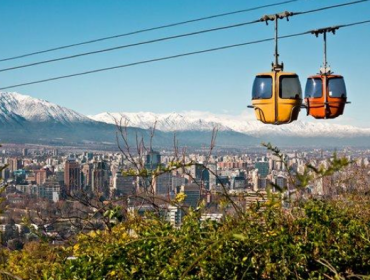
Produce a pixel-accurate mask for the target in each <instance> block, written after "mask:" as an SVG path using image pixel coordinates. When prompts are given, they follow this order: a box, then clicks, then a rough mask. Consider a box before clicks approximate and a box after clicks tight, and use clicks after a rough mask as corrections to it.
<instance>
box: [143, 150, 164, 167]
mask: <svg viewBox="0 0 370 280" xmlns="http://www.w3.org/2000/svg"><path fill="white" fill-rule="evenodd" d="M160 164H161V154H160V153H159V152H156V151H153V150H150V152H148V153H147V155H146V159H145V168H147V169H156V168H157V167H158V166H159V165H160Z"/></svg>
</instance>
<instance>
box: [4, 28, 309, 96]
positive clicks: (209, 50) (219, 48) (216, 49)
mask: <svg viewBox="0 0 370 280" xmlns="http://www.w3.org/2000/svg"><path fill="white" fill-rule="evenodd" d="M304 34H307V32H302V33H297V34H292V35H286V36H281V37H279V39H284V38H289V37H295V36H300V35H304ZM274 39H275V38H267V39H262V40H257V41H251V42H246V43H240V44H234V45H227V46H222V47H217V48H212V49H206V50H201V51H195V52H189V53H183V54H177V55H171V56H166V57H161V58H154V59H150V60H143V61H138V62H133V63H129V64H123V65H117V66H112V67H106V68H100V69H95V70H91V71H86V72H80V73H75V74H70V75H65V76H59V77H53V78H48V79H44V80H38V81H34V82H28V83H22V84H17V85H12V86H6V87H2V88H0V90H4V89H9V88H14V87H20V86H26V85H33V84H39V83H45V82H49V81H55V80H60V79H65V78H71V77H76V76H82V75H88V74H92V73H97V72H103V71H108V70H113V69H118V68H126V67H132V66H136V65H140V64H147V63H153V62H158V61H163V60H169V59H174V58H179V57H184V56H190V55H196V54H202V53H208V52H215V51H220V50H225V49H231V48H236V47H241V46H245V45H252V44H258V43H263V42H268V41H272V40H274Z"/></svg>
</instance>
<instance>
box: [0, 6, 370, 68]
mask: <svg viewBox="0 0 370 280" xmlns="http://www.w3.org/2000/svg"><path fill="white" fill-rule="evenodd" d="M368 1H370V0H357V1H353V2H347V3H343V4H338V5H333V6H327V7H322V8H320V9H314V10H308V11H304V12H293V13H292V16H294V15H302V14H306V13H311V12H319V11H323V10H328V9H334V8H339V7H342V6H348V5H354V4H359V3H363V2H368ZM261 21H263V20H262V19H261V18H260V19H257V20H252V21H248V22H242V23H238V24H233V25H227V26H220V27H216V28H211V29H205V30H200V31H195V32H190V33H184V34H179V35H174V36H169V37H162V38H158V39H153V40H149V41H142V42H137V43H132V44H127V45H120V46H116V47H112V48H106V49H100V50H96V51H90V52H85V53H79V54H75V55H70V56H64V57H59V58H54V59H48V60H42V61H38V62H33V63H29V64H23V65H19V66H14V67H8V68H3V69H0V72H6V71H12V70H16V69H21V68H27V67H32V66H37V65H41V64H47V63H52V62H57V61H62V60H68V59H74V58H78V57H82V56H88V55H93V54H98V53H104V52H110V51H115V50H119V49H125V48H131V47H136V46H140V45H146V44H153V43H158V42H163V41H168V40H173V39H179V38H184V37H189V36H194V35H199V34H204V33H210V32H215V31H220V30H226V29H231V28H237V27H242V26H246V25H251V24H255V23H259V22H261Z"/></svg>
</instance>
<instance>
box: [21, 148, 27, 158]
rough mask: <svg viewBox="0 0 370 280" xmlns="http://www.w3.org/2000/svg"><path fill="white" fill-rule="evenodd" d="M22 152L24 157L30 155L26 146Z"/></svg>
mask: <svg viewBox="0 0 370 280" xmlns="http://www.w3.org/2000/svg"><path fill="white" fill-rule="evenodd" d="M22 154H23V156H24V157H26V156H28V149H26V148H24V149H23V150H22Z"/></svg>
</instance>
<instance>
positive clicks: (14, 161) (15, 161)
mask: <svg viewBox="0 0 370 280" xmlns="http://www.w3.org/2000/svg"><path fill="white" fill-rule="evenodd" d="M7 164H8V165H9V167H8V168H9V169H10V171H11V172H14V171H16V170H18V169H21V168H22V160H21V159H19V158H8V161H7Z"/></svg>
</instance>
